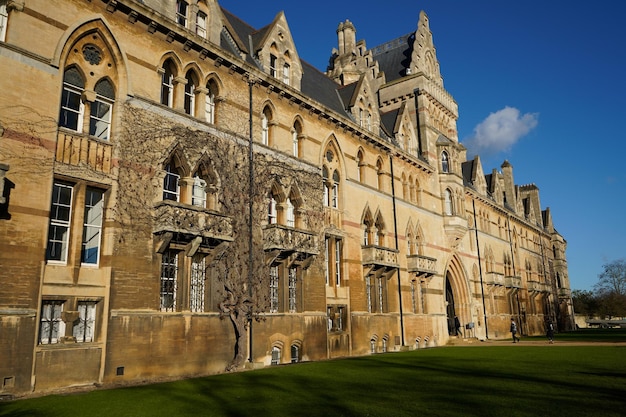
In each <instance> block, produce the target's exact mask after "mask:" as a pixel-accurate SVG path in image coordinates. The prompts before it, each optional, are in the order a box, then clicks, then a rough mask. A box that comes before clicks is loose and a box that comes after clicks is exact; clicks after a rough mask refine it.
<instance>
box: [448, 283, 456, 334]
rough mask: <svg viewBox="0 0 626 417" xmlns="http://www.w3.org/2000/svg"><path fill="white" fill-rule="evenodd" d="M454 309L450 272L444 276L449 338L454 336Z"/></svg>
mask: <svg viewBox="0 0 626 417" xmlns="http://www.w3.org/2000/svg"><path fill="white" fill-rule="evenodd" d="M456 315H457V313H456V307H455V304H454V292H452V285H451V284H450V272H448V273H447V274H446V318H447V322H448V334H449V335H450V336H456V335H457V331H456V326H455V321H454V318H455V317H456Z"/></svg>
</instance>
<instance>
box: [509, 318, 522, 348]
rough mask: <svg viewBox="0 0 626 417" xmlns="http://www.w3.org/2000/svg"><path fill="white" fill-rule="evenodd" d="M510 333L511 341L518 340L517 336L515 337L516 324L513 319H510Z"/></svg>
mask: <svg viewBox="0 0 626 417" xmlns="http://www.w3.org/2000/svg"><path fill="white" fill-rule="evenodd" d="M511 335H512V336H513V343H515V341H516V340H517V341H518V342H519V341H520V339H519V337H517V324H516V323H515V320H513V319H511Z"/></svg>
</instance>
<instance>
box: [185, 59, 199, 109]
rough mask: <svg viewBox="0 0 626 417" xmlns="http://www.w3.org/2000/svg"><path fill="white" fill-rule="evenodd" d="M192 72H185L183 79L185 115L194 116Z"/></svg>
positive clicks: (194, 95) (194, 99)
mask: <svg viewBox="0 0 626 417" xmlns="http://www.w3.org/2000/svg"><path fill="white" fill-rule="evenodd" d="M195 78H196V77H195V75H194V73H193V71H191V70H190V71H187V75H186V76H185V79H186V80H187V84H185V113H187V114H189V115H192V116H194V115H195V111H196V86H197V84H196V81H195Z"/></svg>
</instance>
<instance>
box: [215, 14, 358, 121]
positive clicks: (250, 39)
mask: <svg viewBox="0 0 626 417" xmlns="http://www.w3.org/2000/svg"><path fill="white" fill-rule="evenodd" d="M222 13H223V14H224V17H225V18H226V19H227V20H228V23H229V24H230V26H231V27H232V28H233V30H234V31H235V33H234V34H233V35H235V36H238V37H239V39H240V40H241V41H242V42H243V43H245V45H246V46H247V47H248V50H246V51H245V52H246V53H247V55H246V62H248V63H249V64H251V65H253V66H255V67H257V68H259V69H262V66H261V64H260V63H259V62H258V60H257V59H256V58H255V57H254V56H253V54H254V51H255V50H256V49H257V47H258V45H257V43H258V42H259V40H260V39H262V38H263V36H264V35H265V33H266V32H267V30H268V29H269V27H270V26H271V24H270V25H267V26H265V27H264V28H261V29H259V30H257V29H255V28H253V27H252V26H250V25H248V24H247V23H245V22H244V21H242V20H241V19H239V18H238V17H237V16H235V15H233V14H232V13H230V12H229V11H228V10H226V9H224V8H222ZM222 38H224V35H222ZM221 46H222V47H223V48H224V49H226V50H228V51H231V52H234V51H233V46H232V45H231V44H230V43H229V42H227V41H224V40H223V41H222V45H221ZM234 53H235V54H236V55H239V51H236V52H234ZM300 63H301V65H302V82H301V86H300V91H301V92H302V94H304V95H305V96H308V97H310V98H312V99H313V100H315V101H317V102H319V103H320V104H322V105H324V106H326V107H328V108H330V109H331V110H333V111H335V112H337V113H339V114H341V115H343V116H345V117H348V118H350V114H349V113H347V112H346V109H345V108H346V106H345V105H344V102H342V100H341V98H340V96H339V94H338V90H339V89H340V88H341V85H339V84H337V83H336V82H334V81H333V80H331V79H330V78H328V77H327V76H326V75H325V74H324V73H323V72H321V71H319V70H318V69H317V68H315V67H314V66H313V65H311V64H309V63H307V62H306V61H303V60H300ZM348 100H349V99H348ZM348 102H349V101H348Z"/></svg>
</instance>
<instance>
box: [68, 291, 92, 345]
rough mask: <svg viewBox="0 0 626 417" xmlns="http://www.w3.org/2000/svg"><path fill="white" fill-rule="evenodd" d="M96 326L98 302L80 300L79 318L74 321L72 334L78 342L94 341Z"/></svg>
mask: <svg viewBox="0 0 626 417" xmlns="http://www.w3.org/2000/svg"><path fill="white" fill-rule="evenodd" d="M95 326H96V302H95V301H79V302H78V320H77V321H76V322H74V327H73V328H72V335H73V336H74V337H75V338H76V342H79V343H80V342H93V339H94V330H95Z"/></svg>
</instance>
